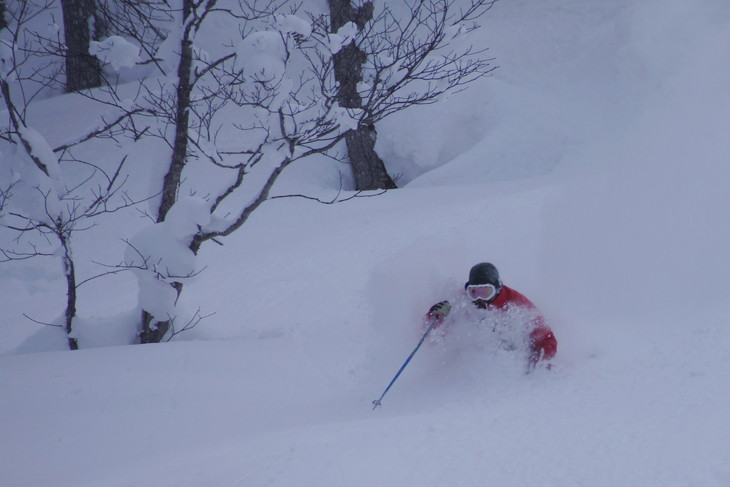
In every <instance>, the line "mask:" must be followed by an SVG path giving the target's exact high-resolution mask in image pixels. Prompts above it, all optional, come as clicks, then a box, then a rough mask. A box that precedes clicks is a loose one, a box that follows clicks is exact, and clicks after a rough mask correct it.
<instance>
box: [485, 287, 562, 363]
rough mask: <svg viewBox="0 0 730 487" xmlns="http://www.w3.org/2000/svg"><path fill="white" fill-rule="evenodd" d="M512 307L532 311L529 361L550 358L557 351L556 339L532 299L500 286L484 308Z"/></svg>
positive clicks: (504, 308) (535, 361) (505, 308)
mask: <svg viewBox="0 0 730 487" xmlns="http://www.w3.org/2000/svg"><path fill="white" fill-rule="evenodd" d="M512 307H522V308H527V309H529V310H531V311H532V312H534V318H532V323H531V325H532V331H531V332H530V344H531V346H532V354H531V356H530V362H531V363H532V364H535V363H537V362H538V361H539V360H550V359H551V358H553V357H554V356H555V354H556V353H557V351H558V341H557V340H556V339H555V335H554V334H553V331H552V330H551V329H550V327H549V326H548V325H547V324H546V323H545V318H544V317H543V316H542V314H541V313H540V311H539V310H538V309H537V307H536V306H535V305H534V304H532V301H530V300H529V299H527V298H526V297H525V296H523V295H522V294H520V293H519V292H517V291H515V290H514V289H512V288H510V287H507V286H502V290H501V291H500V292H499V294H498V295H497V297H496V298H495V299H494V301H492V302H491V303H489V304H487V305H486V309H503V310H507V309H509V308H512Z"/></svg>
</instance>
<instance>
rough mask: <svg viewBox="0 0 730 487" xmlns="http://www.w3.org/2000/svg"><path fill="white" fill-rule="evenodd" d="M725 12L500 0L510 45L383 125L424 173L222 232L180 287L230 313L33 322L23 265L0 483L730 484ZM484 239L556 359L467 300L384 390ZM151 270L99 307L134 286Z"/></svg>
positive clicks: (1, 362)
mask: <svg viewBox="0 0 730 487" xmlns="http://www.w3.org/2000/svg"><path fill="white" fill-rule="evenodd" d="M729 21H730V5H728V4H726V2H723V1H722V0H702V1H701V2H696V3H695V4H693V5H687V4H686V2H680V1H678V0H677V1H674V0H672V1H669V2H668V1H659V0H644V1H642V2H632V1H628V0H620V1H614V2H599V1H590V2H586V1H583V0H547V1H542V2H528V1H526V0H525V1H522V0H511V1H509V2H506V1H505V2H499V3H498V4H497V5H496V6H495V7H494V9H493V10H492V12H491V13H490V14H489V17H488V18H487V19H485V25H486V26H487V27H488V29H487V32H486V34H485V43H486V44H487V45H489V46H490V47H491V49H492V54H493V55H494V56H496V57H497V58H498V62H497V63H498V64H499V65H500V66H502V67H501V69H500V70H499V71H498V72H497V73H496V74H495V75H494V76H493V77H492V78H490V79H487V80H484V81H483V82H481V83H480V84H479V86H477V87H476V88H475V90H471V91H467V92H464V93H461V94H458V95H454V96H452V97H451V98H450V99H449V100H447V101H446V102H444V103H442V104H440V105H434V106H429V107H424V108H422V109H420V110H418V111H416V112H415V114H413V113H405V112H404V113H402V114H401V118H399V119H397V120H393V121H391V122H390V123H389V124H387V125H384V126H383V127H382V128H379V135H380V140H379V144H380V145H379V150H380V151H381V153H382V155H383V157H384V158H385V159H386V160H388V161H391V163H392V168H393V171H394V172H400V173H402V174H403V178H404V182H407V183H408V184H406V185H405V187H404V188H403V189H401V190H398V191H393V192H389V193H387V194H385V195H383V196H380V197H376V198H358V199H354V200H351V201H349V202H346V203H342V204H339V205H319V204H315V203H312V202H310V201H305V200H296V199H285V200H277V201H274V202H271V203H269V204H267V205H266V206H264V207H262V208H261V209H260V210H259V211H258V212H257V213H256V214H255V215H254V217H253V218H252V219H251V221H250V222H249V223H248V224H247V226H246V228H244V229H243V230H242V231H241V232H239V233H238V234H237V235H233V236H232V237H230V238H229V239H227V240H226V242H225V246H223V247H218V246H213V247H209V248H205V249H204V251H203V252H202V253H201V260H202V261H203V262H202V264H203V265H206V266H207V267H206V270H205V272H204V273H202V274H201V275H200V276H199V278H198V279H197V281H196V282H194V283H192V284H190V285H189V287H188V289H186V292H185V293H184V294H183V299H184V300H185V303H184V306H186V307H187V308H188V309H189V310H191V311H194V310H196V309H197V308H198V307H200V308H201V312H202V313H203V314H206V313H210V312H215V315H213V316H211V317H209V318H207V319H206V320H205V321H204V322H203V323H201V324H200V325H199V326H198V327H197V328H195V329H194V330H192V331H190V332H188V333H187V334H183V335H181V336H179V340H177V341H175V342H173V343H168V344H163V345H154V346H144V347H109V348H94V349H87V350H81V351H79V352H74V353H71V352H50V351H46V350H49V349H52V348H53V345H49V342H48V340H49V337H48V334H49V333H51V332H52V330H48V329H43V330H41V332H40V333H37V334H34V335H33V336H31V337H30V338H29V339H28V340H27V341H25V342H23V339H24V338H25V337H26V336H27V335H28V334H29V333H28V332H27V331H26V330H28V329H29V328H28V327H32V326H33V325H30V324H28V323H26V322H22V318H20V319H19V317H20V313H21V312H23V311H26V312H27V311H28V310H29V309H30V310H32V311H33V313H36V315H35V316H39V315H40V316H41V317H42V316H43V314H44V313H47V314H50V316H53V313H58V309H60V308H59V306H60V304H59V299H60V298H59V296H58V295H57V294H54V292H56V293H57V291H53V290H54V289H56V288H58V275H57V270H56V269H55V268H47V267H43V266H40V265H39V264H36V263H22V264H20V263H15V264H18V265H15V264H13V266H11V267H4V268H3V269H0V270H1V271H2V272H3V273H2V275H0V286H1V287H0V290H2V292H3V295H4V296H5V297H6V298H5V299H3V308H4V309H6V310H8V312H7V314H6V316H8V317H9V318H7V319H8V323H7V324H5V323H4V324H3V325H4V326H3V327H2V329H0V337H2V340H3V342H4V343H3V350H4V351H5V352H6V353H5V355H4V356H2V357H0V391H2V394H1V395H0V438H1V439H0V484H2V485H9V486H10V485H11V486H33V487H36V486H46V485H53V486H57V487H61V486H63V487H65V486H69V487H70V486H74V487H79V486H89V487H91V486H93V487H106V486H131V485H135V486H141V485H155V486H175V487H182V486H201V485H216V486H231V487H234V486H235V487H244V486H245V487H248V486H264V485H273V486H317V487H320V486H342V485H347V486H370V485H373V484H377V485H388V486H403V485H414V486H415V485H418V486H431V485H433V486H441V485H455V486H456V485H458V486H472V485H473V486H484V485H499V486H524V485H531V484H537V483H540V484H541V485H555V486H572V485H575V486H583V485H590V486H598V487H600V486H610V487H615V486H616V485H617V484H621V485H636V486H647V487H655V486H656V487H659V486H661V487H667V486H677V487H679V486H690V485H702V486H703V487H704V486H717V487H721V486H723V487H724V486H727V485H730V467H728V465H730V453H728V451H729V450H728V449H727V446H726V443H727V438H729V437H730V423H728V422H727V421H726V418H725V417H726V415H727V410H728V408H729V407H730V393H728V391H727V384H728V383H730V371H729V369H728V368H727V366H726V364H727V363H728V360H730V328H729V327H728V321H730V301H729V300H728V295H730V294H729V293H730V278H729V277H728V276H730V268H729V267H730V263H729V261H728V259H726V258H725V253H726V248H727V243H728V241H729V240H730V238H728V237H730V230H728V227H727V223H726V222H727V221H728V220H729V219H728V217H729V216H730V215H728V212H730V191H727V183H726V182H727V180H728V176H729V175H730V170H729V169H727V164H726V161H725V158H726V154H728V153H730V150H729V149H730V140H728V139H727V137H726V134H727V133H728V120H730V103H729V102H730V99H729V97H730V95H728V91H727V89H726V87H727V86H730V68H728V66H730V59H728V57H729V56H730V54H729V53H730V51H728V49H727V47H728V44H729V43H730V22H729ZM49 103H63V102H62V101H58V100H56V101H51V102H49ZM413 117H416V118H413ZM425 128H429V129H432V130H433V131H432V132H428V133H423V134H422V133H420V132H419V130H420V129H425ZM414 164H415V165H414ZM325 166H326V165H325V164H323V163H322V167H323V169H322V174H323V175H325V176H331V169H330V168H325ZM286 184H288V182H287V181H284V182H283V185H284V186H285V185H286ZM313 184H314V183H313ZM99 231H108V232H109V233H110V234H112V232H111V231H110V230H99ZM112 235H113V234H112ZM109 237H110V235H106V238H109ZM84 238H87V237H84ZM88 238H89V239H91V238H92V236H91V234H89V236H88ZM87 244H88V245H90V244H91V243H84V242H81V243H80V245H82V246H83V245H87ZM120 247H121V246H120ZM112 250H113V249H110V252H111V251H112ZM483 260H490V261H492V262H495V263H496V264H497V265H498V266H499V268H500V271H501V272H502V275H503V278H504V280H505V282H506V283H507V284H508V285H511V286H514V287H516V288H517V289H519V290H520V291H522V292H524V293H525V294H526V295H527V296H529V297H530V298H531V299H532V300H533V301H535V302H536V303H537V304H538V305H539V306H540V307H541V308H542V309H543V310H544V311H545V313H546V315H547V316H548V317H549V319H550V321H551V324H552V325H553V328H554V330H555V333H556V335H557V338H558V340H559V344H560V345H559V351H558V357H557V359H556V361H555V367H554V368H553V370H551V371H546V370H538V371H537V372H536V373H534V374H530V375H525V374H524V365H523V364H522V363H521V362H520V361H519V360H518V359H517V358H516V357H515V356H514V355H512V354H509V353H505V352H500V351H495V350H494V349H493V347H491V346H490V342H489V340H490V337H489V335H488V334H485V333H484V332H483V330H480V329H479V328H476V327H473V326H470V325H469V324H468V323H459V324H457V325H456V326H454V327H453V329H451V330H450V332H449V333H448V334H447V335H446V336H444V337H442V338H441V339H439V340H434V341H429V342H427V343H426V344H425V345H424V346H423V347H422V348H421V350H420V351H419V352H418V354H417V355H416V357H415V358H414V359H413V361H412V362H411V364H410V365H409V367H408V368H407V369H406V371H405V372H404V373H403V375H402V376H401V377H400V378H399V380H398V382H397V383H396V385H395V386H394V387H393V389H392V390H391V391H390V392H389V393H388V395H387V396H386V398H385V400H384V401H383V407H382V408H381V409H378V410H377V411H372V410H371V404H370V403H371V401H372V400H373V399H375V398H377V397H378V396H379V395H380V394H381V393H382V391H383V389H384V388H385V386H386V385H387V384H388V381H390V379H391V378H392V377H393V374H395V372H396V371H397V370H398V367H400V365H401V364H402V363H403V361H404V360H405V358H406V357H407V355H408V353H410V351H411V350H412V348H413V347H414V346H415V344H416V342H417V341H418V338H419V336H420V332H421V329H420V327H419V323H420V319H421V317H422V315H423V313H424V312H425V311H426V310H427V309H428V306H430V305H431V304H433V303H434V302H435V301H437V300H440V299H442V298H444V297H448V296H450V295H452V294H453V293H454V292H455V291H456V290H458V289H459V288H460V287H461V286H462V285H463V282H464V280H465V279H466V276H467V273H468V270H469V267H470V266H471V265H472V264H474V263H476V262H479V261H483ZM6 269H10V270H6ZM128 284H129V283H128V282H125V281H124V279H123V278H122V279H120V280H119V281H113V284H112V285H113V286H114V288H113V289H114V290H117V289H118V292H117V293H115V294H114V295H113V296H112V297H111V298H110V297H109V293H108V289H92V290H87V291H86V292H85V294H84V295H83V296H82V299H83V300H84V302H83V304H84V305H85V306H86V308H83V309H86V310H92V311H91V313H90V314H95V313H103V312H104V311H107V312H108V311H109V310H115V312H116V313H119V312H121V311H124V310H128V309H131V308H133V307H134V303H135V300H136V295H135V292H136V291H134V288H133V287H132V286H129V285H128ZM130 290H131V291H130ZM9 297H12V299H10V298H9ZM102 299H104V300H105V301H104V302H100V301H101V300H102ZM82 312H83V311H82ZM84 319H85V320H86V321H87V325H86V326H89V327H91V328H93V325H94V320H93V318H92V317H91V316H88V315H87V316H86V317H85V318H84ZM119 319H121V317H120V318H119ZM106 321H108V320H106ZM21 323H22V328H21ZM99 333H100V334H101V332H99ZM110 333H111V332H110ZM51 339H52V337H51ZM98 343H104V341H103V340H101V339H100V340H98ZM18 347H20V348H18ZM17 351H23V352H36V353H24V354H13V353H12V352H17Z"/></svg>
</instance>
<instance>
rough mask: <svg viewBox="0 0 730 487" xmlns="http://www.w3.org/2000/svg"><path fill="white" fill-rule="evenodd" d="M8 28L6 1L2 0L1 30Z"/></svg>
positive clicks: (0, 9)
mask: <svg viewBox="0 0 730 487" xmlns="http://www.w3.org/2000/svg"><path fill="white" fill-rule="evenodd" d="M7 26H8V23H7V22H6V21H5V0H0V30H3V29H4V28H5V27H7Z"/></svg>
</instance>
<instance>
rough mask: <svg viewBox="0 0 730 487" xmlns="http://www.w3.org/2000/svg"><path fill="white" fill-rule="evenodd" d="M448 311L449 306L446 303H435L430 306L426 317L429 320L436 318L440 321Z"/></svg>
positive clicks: (449, 309)
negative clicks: (429, 318)
mask: <svg viewBox="0 0 730 487" xmlns="http://www.w3.org/2000/svg"><path fill="white" fill-rule="evenodd" d="M449 311H451V305H450V304H449V302H448V301H441V302H440V303H436V304H434V305H433V306H431V309H429V310H428V316H429V317H431V318H436V319H438V320H442V319H444V318H446V316H448V314H449Z"/></svg>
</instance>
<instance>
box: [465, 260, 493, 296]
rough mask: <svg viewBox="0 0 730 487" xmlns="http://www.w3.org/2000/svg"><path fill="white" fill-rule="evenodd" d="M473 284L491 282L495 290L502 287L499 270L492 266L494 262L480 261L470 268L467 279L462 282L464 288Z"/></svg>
mask: <svg viewBox="0 0 730 487" xmlns="http://www.w3.org/2000/svg"><path fill="white" fill-rule="evenodd" d="M475 284H491V285H492V286H494V288H495V289H496V290H497V292H499V291H500V290H501V289H502V281H500V280H499V271H498V270H497V268H496V267H494V264H490V263H489V262H482V263H481V264H477V265H475V266H474V267H472V268H471V270H470V271H469V281H468V282H467V283H466V284H464V288H466V287H467V286H473V285H475Z"/></svg>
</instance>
